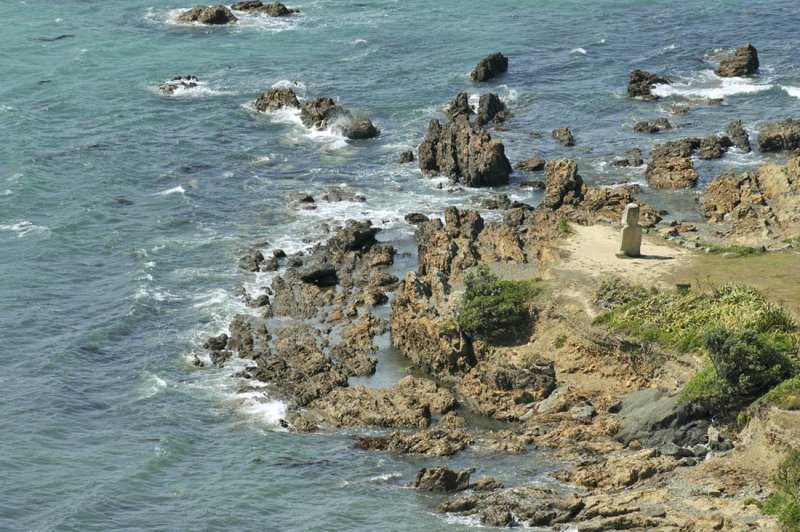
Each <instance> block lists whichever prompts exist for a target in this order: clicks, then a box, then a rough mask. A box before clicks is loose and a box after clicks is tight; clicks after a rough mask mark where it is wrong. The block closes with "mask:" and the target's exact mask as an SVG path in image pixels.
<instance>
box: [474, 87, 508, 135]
mask: <svg viewBox="0 0 800 532" xmlns="http://www.w3.org/2000/svg"><path fill="white" fill-rule="evenodd" d="M508 118H509V114H508V111H506V104H504V103H503V102H502V100H500V97H499V96H498V95H497V94H495V93H491V92H490V93H488V94H483V95H481V99H480V101H479V102H478V114H477V116H475V125H476V126H478V127H483V126H485V125H486V124H489V123H494V124H502V123H503V122H505V121H506V120H508Z"/></svg>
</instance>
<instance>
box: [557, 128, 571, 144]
mask: <svg viewBox="0 0 800 532" xmlns="http://www.w3.org/2000/svg"><path fill="white" fill-rule="evenodd" d="M552 137H553V138H554V139H556V140H557V141H558V142H560V143H561V144H562V145H564V146H574V145H575V139H574V138H573V137H572V132H571V131H570V130H569V128H568V127H559V128H556V129H554V130H553V133H552Z"/></svg>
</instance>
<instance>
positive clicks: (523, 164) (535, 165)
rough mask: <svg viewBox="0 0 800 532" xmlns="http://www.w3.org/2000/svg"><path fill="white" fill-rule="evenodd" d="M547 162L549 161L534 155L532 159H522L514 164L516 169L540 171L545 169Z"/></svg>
mask: <svg viewBox="0 0 800 532" xmlns="http://www.w3.org/2000/svg"><path fill="white" fill-rule="evenodd" d="M546 164H547V161H545V160H544V159H541V158H539V157H532V158H530V159H526V160H524V161H520V162H518V163H517V164H515V165H514V170H522V171H525V172H539V171H541V170H544V165H546Z"/></svg>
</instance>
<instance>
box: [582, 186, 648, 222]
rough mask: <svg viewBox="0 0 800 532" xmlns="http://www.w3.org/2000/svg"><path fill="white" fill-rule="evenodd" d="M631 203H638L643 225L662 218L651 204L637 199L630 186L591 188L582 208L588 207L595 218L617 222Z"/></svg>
mask: <svg viewBox="0 0 800 532" xmlns="http://www.w3.org/2000/svg"><path fill="white" fill-rule="evenodd" d="M629 203H638V204H640V207H639V224H640V225H642V226H643V227H652V226H654V225H655V224H656V223H658V222H659V221H660V220H661V216H660V214H659V213H658V212H656V211H654V210H653V208H652V207H650V206H649V205H645V204H643V203H642V202H640V201H637V200H636V198H634V197H633V195H632V194H631V191H630V190H629V189H628V188H625V187H621V188H612V189H609V188H590V189H589V190H588V191H587V192H586V195H585V197H584V199H583V202H582V204H581V208H583V209H586V210H587V211H589V212H590V213H592V215H593V216H594V217H595V218H608V219H610V220H613V221H615V222H619V221H621V217H622V212H623V211H624V210H625V207H626V206H627V205H628V204H629Z"/></svg>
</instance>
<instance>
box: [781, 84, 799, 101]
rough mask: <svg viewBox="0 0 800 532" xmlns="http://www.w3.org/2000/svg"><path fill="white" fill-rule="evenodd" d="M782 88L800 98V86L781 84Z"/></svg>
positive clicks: (793, 96)
mask: <svg viewBox="0 0 800 532" xmlns="http://www.w3.org/2000/svg"><path fill="white" fill-rule="evenodd" d="M781 89H783V91H784V92H786V94H788V95H789V96H791V97H792V98H800V87H792V86H790V85H781Z"/></svg>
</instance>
